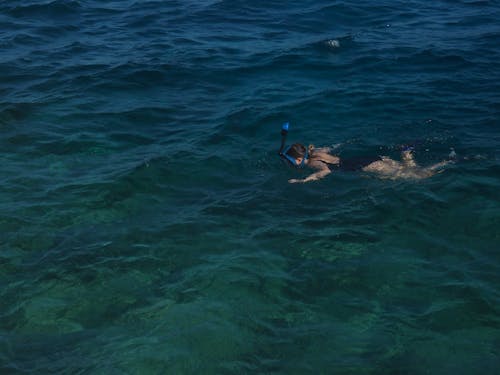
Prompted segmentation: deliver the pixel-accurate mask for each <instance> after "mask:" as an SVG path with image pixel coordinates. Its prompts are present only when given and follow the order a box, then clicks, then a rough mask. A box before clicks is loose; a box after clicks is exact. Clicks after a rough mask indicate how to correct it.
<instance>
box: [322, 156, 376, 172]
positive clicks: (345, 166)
mask: <svg viewBox="0 0 500 375" xmlns="http://www.w3.org/2000/svg"><path fill="white" fill-rule="evenodd" d="M379 160H382V159H381V158H380V156H358V157H355V158H349V159H340V161H339V163H338V164H329V165H328V167H329V168H330V170H338V171H346V172H354V171H360V170H362V169H363V168H364V167H366V166H368V165H370V164H371V163H373V162H376V161H379Z"/></svg>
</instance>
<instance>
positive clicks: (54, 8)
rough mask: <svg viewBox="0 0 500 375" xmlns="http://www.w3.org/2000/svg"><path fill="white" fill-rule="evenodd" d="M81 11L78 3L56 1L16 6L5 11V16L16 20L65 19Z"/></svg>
mask: <svg viewBox="0 0 500 375" xmlns="http://www.w3.org/2000/svg"><path fill="white" fill-rule="evenodd" d="M80 9H81V6H80V3H79V2H78V1H62V0H56V1H52V2H51V3H47V4H30V5H18V6H14V7H12V8H10V9H8V10H7V14H9V15H11V16H13V17H16V18H27V17H29V18H44V17H56V18H66V17H69V16H72V15H74V14H75V12H78V11H79V10H80Z"/></svg>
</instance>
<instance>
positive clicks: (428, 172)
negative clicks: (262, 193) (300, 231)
mask: <svg viewBox="0 0 500 375" xmlns="http://www.w3.org/2000/svg"><path fill="white" fill-rule="evenodd" d="M288 129H289V124H288V123H285V124H284V125H283V127H282V129H281V136H282V138H281V147H280V150H279V155H280V156H281V157H282V159H283V160H285V161H286V162H287V163H289V164H291V165H292V166H294V167H297V168H302V167H310V168H312V169H315V170H316V172H314V173H312V174H310V175H309V176H307V177H305V178H303V179H295V178H292V179H290V180H288V182H290V183H292V184H293V183H299V182H302V183H303V182H309V181H316V180H319V179H321V178H323V177H325V176H327V175H328V174H330V173H331V172H332V171H334V170H341V171H364V172H369V173H373V174H376V175H378V176H379V177H381V178H390V179H397V178H405V179H422V178H427V177H431V176H433V175H435V174H436V173H439V172H441V171H442V169H441V168H443V167H444V166H446V165H448V164H450V163H452V162H453V161H452V160H444V161H442V162H439V163H436V164H433V165H431V166H429V167H420V166H419V165H417V163H416V162H415V158H414V156H413V148H412V147H405V148H404V149H403V150H402V152H401V159H402V160H401V161H400V162H399V161H396V160H393V159H391V158H389V157H386V156H375V157H359V158H351V159H340V158H339V157H338V156H335V155H331V154H330V151H331V150H330V148H328V147H323V148H315V147H314V146H313V145H309V147H307V148H306V147H305V146H304V145H302V144H300V143H294V144H292V145H291V146H288V147H285V140H286V136H287V133H288Z"/></svg>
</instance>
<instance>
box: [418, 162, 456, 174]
mask: <svg viewBox="0 0 500 375" xmlns="http://www.w3.org/2000/svg"><path fill="white" fill-rule="evenodd" d="M452 163H454V161H453V160H443V161H441V162H439V163H436V164H433V165H431V166H430V167H427V168H425V169H426V170H428V171H436V170H438V169H441V168H443V167H445V166H447V165H448V164H452ZM440 172H442V171H440Z"/></svg>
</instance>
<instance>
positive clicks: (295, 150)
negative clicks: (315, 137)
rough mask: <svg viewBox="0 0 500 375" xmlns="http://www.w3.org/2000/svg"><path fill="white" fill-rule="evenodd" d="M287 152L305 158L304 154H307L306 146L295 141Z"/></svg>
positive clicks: (295, 156) (294, 156) (292, 155)
mask: <svg viewBox="0 0 500 375" xmlns="http://www.w3.org/2000/svg"><path fill="white" fill-rule="evenodd" d="M286 153H287V154H288V155H290V156H291V157H292V158H295V159H297V158H303V157H304V155H305V154H306V146H304V145H302V144H300V143H294V144H293V145H291V146H290V148H289V149H288V151H287V152H286Z"/></svg>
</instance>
